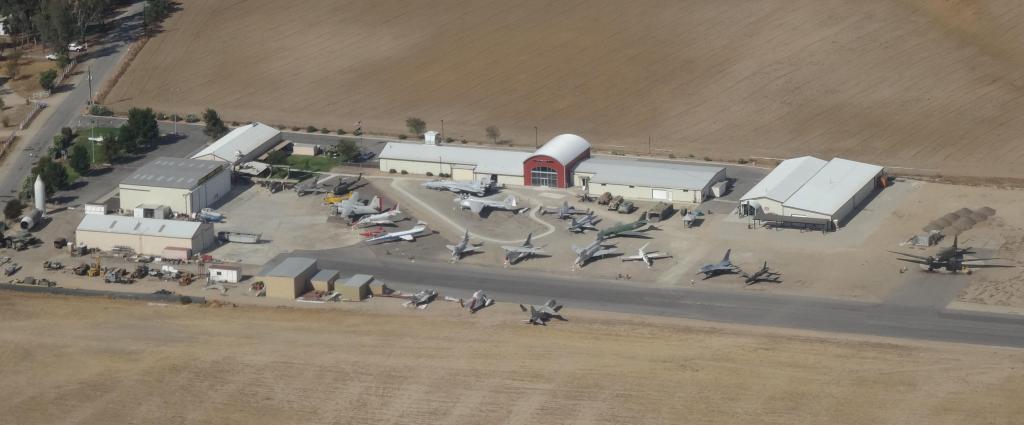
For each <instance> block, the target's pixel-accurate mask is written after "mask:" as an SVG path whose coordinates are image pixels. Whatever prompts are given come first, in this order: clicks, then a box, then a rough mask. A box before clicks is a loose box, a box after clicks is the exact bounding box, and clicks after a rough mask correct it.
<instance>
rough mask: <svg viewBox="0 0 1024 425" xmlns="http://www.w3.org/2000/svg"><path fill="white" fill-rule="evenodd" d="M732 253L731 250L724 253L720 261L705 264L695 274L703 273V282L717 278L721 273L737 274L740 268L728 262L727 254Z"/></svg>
mask: <svg viewBox="0 0 1024 425" xmlns="http://www.w3.org/2000/svg"><path fill="white" fill-rule="evenodd" d="M731 253H732V250H731V249H727V250H726V251H725V257H724V258H722V261H719V262H717V263H713V264H705V265H703V266H700V271H698V272H697V274H701V273H704V280H707V279H708V278H712V277H715V276H718V275H720V274H723V273H739V272H740V268H739V267H737V266H735V265H733V264H732V261H730V260H729V254H731Z"/></svg>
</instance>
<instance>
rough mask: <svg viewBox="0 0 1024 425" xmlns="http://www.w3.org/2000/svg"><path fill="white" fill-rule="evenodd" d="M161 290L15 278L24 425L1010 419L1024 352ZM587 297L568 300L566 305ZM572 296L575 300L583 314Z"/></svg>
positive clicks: (6, 405) (14, 331)
mask: <svg viewBox="0 0 1024 425" xmlns="http://www.w3.org/2000/svg"><path fill="white" fill-rule="evenodd" d="M343 307H344V308H342V309H340V310H339V309H330V310H292V309H266V308H237V309H236V308H221V309H215V308H203V307H197V306H189V307H181V306H166V307H155V306H147V305H145V304H143V303H129V302H114V301H107V300H97V299H88V300H86V299H76V298H65V297H47V296H25V295H12V294H10V293H0V320H2V321H3V323H4V326H3V328H2V330H0V373H2V375H3V376H4V379H3V383H2V385H0V411H3V412H4V420H5V421H7V422H10V423H18V424H50V423H79V424H108V423H148V424H159V423H190V424H234V423H239V424H243V423H244V424H271V423H273V424H278V423H304V424H326V423H351V424H362V423H365V424H371V423H372V424H388V423H446V424H459V423H467V424H468V423H474V424H475V423H481V422H486V423H536V422H545V423H608V424H612V423H615V424H619V423H630V424H639V423H681V422H686V423H723V424H742V423H785V424H792V423H826V422H827V423H834V424H854V423H856V424H863V423H899V424H957V423H968V422H969V423H992V424H1001V423H1005V424H1010V423H1014V422H1015V421H1017V420H1018V419H1019V418H1020V416H1021V415H1022V414H1024V407H1022V405H1021V404H1020V403H1019V402H1018V400H1017V398H1018V395H1019V392H1020V389H1021V388H1024V369H1022V368H1021V366H1020V365H1021V364H1022V363H1021V362H1022V360H1024V354H1022V352H1021V351H1019V350H1004V349H994V348H984V347H964V346H953V345H934V346H932V345H910V344H904V343H893V342H891V341H890V342H882V341H877V342H876V341H869V340H836V339H827V338H822V337H820V336H812V335H807V334H803V335H798V334H784V333H781V332H775V331H769V330H758V331H757V332H756V333H755V332H754V331H752V330H749V329H739V328H737V329H729V330H727V329H718V328H694V327H688V326H687V325H686V323H688V322H682V321H675V320H670V319H655V318H643V317H626V316H621V315H611V314H598V313H591V312H581V311H575V310H568V311H567V315H568V316H569V317H570V318H571V319H572V322H568V323H557V324H555V325H552V326H550V327H548V328H535V327H530V326H524V325H519V324H516V321H517V320H518V319H519V318H520V317H521V315H520V314H519V313H518V309H517V308H516V307H514V306H510V305H498V306H496V307H494V308H492V309H491V310H488V311H485V312H483V313H480V314H478V315H476V316H474V317H470V316H469V315H467V314H466V313H465V311H459V309H458V308H457V306H454V305H452V304H449V303H439V304H435V305H434V306H431V308H430V309H429V310H428V311H409V310H403V309H402V308H401V307H398V303H397V302H396V301H394V300H376V301H373V302H372V303H371V304H360V305H346V306H343ZM570 308H571V306H570ZM570 313H571V314H570Z"/></svg>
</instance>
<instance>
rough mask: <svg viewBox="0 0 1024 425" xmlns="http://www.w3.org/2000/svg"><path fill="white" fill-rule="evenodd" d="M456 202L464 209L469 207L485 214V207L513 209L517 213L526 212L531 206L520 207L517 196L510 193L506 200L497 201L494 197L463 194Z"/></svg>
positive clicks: (504, 209)
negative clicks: (476, 196)
mask: <svg viewBox="0 0 1024 425" xmlns="http://www.w3.org/2000/svg"><path fill="white" fill-rule="evenodd" d="M455 202H458V203H459V206H460V207H462V209H464V210H465V209H468V210H470V211H473V212H475V213H477V214H480V215H483V213H484V210H485V209H488V208H490V209H495V210H503V211H512V212H513V213H515V214H519V213H522V212H525V211H526V210H528V209H529V208H526V207H524V208H520V207H519V203H517V202H516V197H515V196H512V195H509V196H508V197H507V198H505V200H504V201H495V200H493V199H485V198H474V197H472V196H465V195H463V196H461V197H458V198H455Z"/></svg>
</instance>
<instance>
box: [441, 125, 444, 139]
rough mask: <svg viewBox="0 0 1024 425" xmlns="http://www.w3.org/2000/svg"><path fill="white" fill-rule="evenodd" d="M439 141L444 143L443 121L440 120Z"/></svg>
mask: <svg viewBox="0 0 1024 425" xmlns="http://www.w3.org/2000/svg"><path fill="white" fill-rule="evenodd" d="M441 141H442V142H443V141H444V120H441Z"/></svg>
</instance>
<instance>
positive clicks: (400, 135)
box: [398, 134, 409, 140]
mask: <svg viewBox="0 0 1024 425" xmlns="http://www.w3.org/2000/svg"><path fill="white" fill-rule="evenodd" d="M408 138H409V136H406V135H404V134H399V135H398V139H399V140H405V139H408Z"/></svg>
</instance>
